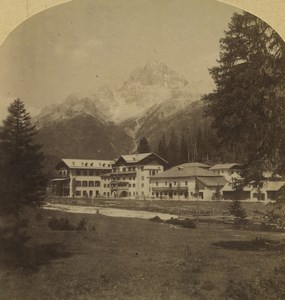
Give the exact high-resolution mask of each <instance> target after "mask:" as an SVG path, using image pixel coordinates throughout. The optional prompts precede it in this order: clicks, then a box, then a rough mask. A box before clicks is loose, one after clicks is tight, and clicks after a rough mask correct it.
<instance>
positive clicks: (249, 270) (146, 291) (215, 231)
mask: <svg viewBox="0 0 285 300" xmlns="http://www.w3.org/2000/svg"><path fill="white" fill-rule="evenodd" d="M53 216H56V217H67V218H68V219H69V220H70V222H71V223H73V224H77V223H78V222H79V221H80V220H81V219H82V218H85V219H86V221H87V222H88V224H90V225H94V226H95V228H96V230H95V231H52V230H51V229H50V228H49V227H48V225H47V224H48V221H49V220H50V219H51V218H52V217H53ZM29 234H30V236H31V237H32V239H31V240H30V241H29V242H28V244H27V249H26V250H25V251H26V252H25V259H24V260H22V261H17V260H15V261H13V262H11V261H10V262H8V261H7V260H6V259H5V257H4V256H3V255H2V256H1V259H0V263H1V265H0V267H1V268H0V291H1V293H0V299H21V300H22V299H27V300H33V299H122V300H123V299H284V298H285V261H284V259H285V255H284V254H285V245H284V243H285V240H284V239H285V234H282V233H265V232H250V231H241V230H233V229H231V228H229V227H227V226H225V225H205V224H198V226H197V228H196V229H187V228H181V227H176V226H173V225H169V224H161V223H154V222H150V221H148V220H142V219H132V218H111V217H105V216H102V215H88V214H85V215H80V214H71V213H66V212H58V211H49V210H41V211H40V213H37V217H34V218H31V222H30V226H29ZM257 237H260V238H264V239H269V240H270V243H269V244H266V245H264V244H260V243H258V242H254V240H255V239H256V238H257Z"/></svg>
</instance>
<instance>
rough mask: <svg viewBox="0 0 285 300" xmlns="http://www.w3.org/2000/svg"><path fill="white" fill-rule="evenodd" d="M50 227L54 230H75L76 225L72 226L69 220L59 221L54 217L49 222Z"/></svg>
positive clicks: (62, 219) (61, 219)
mask: <svg viewBox="0 0 285 300" xmlns="http://www.w3.org/2000/svg"><path fill="white" fill-rule="evenodd" d="M48 226H49V227H50V228H51V229H52V230H74V229H75V227H74V225H72V224H70V222H69V220H68V219H67V218H60V219H57V218H56V217H52V218H51V219H50V220H49V222H48Z"/></svg>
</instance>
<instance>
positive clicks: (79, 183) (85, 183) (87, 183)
mask: <svg viewBox="0 0 285 300" xmlns="http://www.w3.org/2000/svg"><path fill="white" fill-rule="evenodd" d="M76 186H78V187H81V186H83V187H86V186H89V187H100V181H78V180H77V181H76Z"/></svg>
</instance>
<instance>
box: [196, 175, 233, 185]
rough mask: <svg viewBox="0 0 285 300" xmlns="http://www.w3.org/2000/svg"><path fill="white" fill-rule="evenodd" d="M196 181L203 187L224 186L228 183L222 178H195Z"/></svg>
mask: <svg viewBox="0 0 285 300" xmlns="http://www.w3.org/2000/svg"><path fill="white" fill-rule="evenodd" d="M197 180H198V181H200V183H202V184H203V185H205V186H209V187H213V186H218V185H220V186H224V185H225V184H226V183H227V182H228V181H227V180H226V179H225V178H224V177H223V176H217V177H197Z"/></svg>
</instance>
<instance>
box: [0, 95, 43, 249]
mask: <svg viewBox="0 0 285 300" xmlns="http://www.w3.org/2000/svg"><path fill="white" fill-rule="evenodd" d="M8 112H9V114H8V117H7V119H6V120H4V126H3V128H2V131H1V135H0V190H1V198H0V217H1V218H2V224H1V228H0V230H1V234H2V236H4V237H5V239H6V242H5V243H6V244H7V245H10V246H9V247H11V248H14V249H15V251H21V248H22V247H23V246H24V244H25V242H26V241H27V239H28V237H27V235H26V233H25V227H26V225H27V222H26V221H27V220H25V218H24V216H23V213H22V211H23V210H24V208H25V207H27V206H33V207H39V206H41V205H42V204H43V202H44V199H45V192H46V177H45V176H44V175H43V172H42V161H43V159H44V156H43V153H42V152H41V151H40V149H41V145H39V144H36V143H35V142H34V138H35V136H36V134H37V130H36V128H35V126H33V125H32V124H31V117H30V115H29V113H27V112H26V109H25V106H24V103H23V102H22V101H21V100H20V99H16V100H14V102H13V103H12V104H11V105H10V106H9V108H8ZM10 252H11V253H12V250H10Z"/></svg>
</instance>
